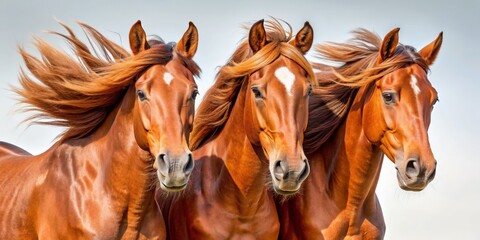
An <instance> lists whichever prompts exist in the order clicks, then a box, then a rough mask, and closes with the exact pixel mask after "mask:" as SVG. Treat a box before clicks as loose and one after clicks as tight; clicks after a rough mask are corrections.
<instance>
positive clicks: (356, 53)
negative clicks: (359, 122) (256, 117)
mask: <svg viewBox="0 0 480 240" xmlns="http://www.w3.org/2000/svg"><path fill="white" fill-rule="evenodd" d="M353 34H354V37H353V38H352V39H350V40H349V41H348V42H347V43H332V42H329V43H327V44H323V45H317V46H316V48H315V52H316V53H317V58H319V59H320V60H323V61H327V62H329V64H324V63H319V62H316V63H312V67H313V68H314V69H315V70H318V71H317V72H316V78H317V81H318V85H319V88H317V89H314V92H313V93H314V94H313V95H312V97H311V98H310V104H309V109H310V114H309V119H308V120H309V121H308V126H307V130H306V132H305V140H304V145H303V146H304V149H305V152H307V153H312V152H314V151H316V150H317V149H318V148H319V147H320V146H321V145H322V144H323V143H324V142H325V141H327V140H328V139H329V138H330V136H331V135H332V134H333V133H334V132H335V131H336V129H337V127H338V126H339V125H340V123H341V122H342V121H343V119H344V118H345V116H346V115H347V113H348V111H349V109H350V106H351V105H352V103H353V101H354V99H355V97H356V94H357V92H358V89H359V88H361V87H363V86H366V87H369V86H370V85H371V84H374V82H375V81H376V80H378V79H381V78H382V77H384V76H385V75H387V74H389V73H391V72H394V71H396V70H398V69H401V68H404V67H408V66H410V65H412V64H418V65H419V66H420V67H422V68H423V69H424V70H425V71H426V72H428V71H429V68H428V64H427V63H426V62H425V60H424V59H423V58H422V57H421V56H420V55H419V54H418V53H417V51H416V50H415V48H413V47H411V46H407V45H402V44H399V45H398V46H397V48H396V50H395V52H394V54H393V56H392V57H390V58H388V59H386V60H384V61H383V62H381V63H378V58H379V49H380V47H381V45H382V39H381V38H380V37H379V36H378V35H377V34H375V33H373V32H370V31H368V30H366V29H361V28H360V29H357V30H355V31H353Z"/></svg>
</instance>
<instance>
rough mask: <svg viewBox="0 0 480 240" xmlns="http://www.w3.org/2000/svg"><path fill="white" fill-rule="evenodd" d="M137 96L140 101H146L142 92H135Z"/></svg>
mask: <svg viewBox="0 0 480 240" xmlns="http://www.w3.org/2000/svg"><path fill="white" fill-rule="evenodd" d="M137 96H138V98H139V99H140V101H145V100H146V99H147V96H146V95H145V93H144V92H143V91H142V90H137Z"/></svg>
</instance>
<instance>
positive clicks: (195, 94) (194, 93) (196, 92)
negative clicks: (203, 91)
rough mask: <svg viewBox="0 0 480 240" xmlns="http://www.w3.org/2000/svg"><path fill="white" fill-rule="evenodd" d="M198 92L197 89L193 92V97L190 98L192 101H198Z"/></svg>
mask: <svg viewBox="0 0 480 240" xmlns="http://www.w3.org/2000/svg"><path fill="white" fill-rule="evenodd" d="M198 94H199V93H198V90H197V89H194V90H193V92H192V95H191V97H190V99H192V100H193V101H195V99H197V96H198Z"/></svg>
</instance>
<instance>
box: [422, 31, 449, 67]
mask: <svg viewBox="0 0 480 240" xmlns="http://www.w3.org/2000/svg"><path fill="white" fill-rule="evenodd" d="M442 41H443V32H441V33H440V34H438V37H437V38H436V39H435V40H433V42H431V43H430V44H428V45H427V46H425V47H424V48H422V50H420V51H418V54H420V56H422V58H423V59H424V60H425V62H427V64H428V65H429V66H430V65H432V64H433V62H434V61H435V59H436V58H437V55H438V52H440V47H441V46H442Z"/></svg>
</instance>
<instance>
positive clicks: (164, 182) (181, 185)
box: [157, 171, 188, 192]
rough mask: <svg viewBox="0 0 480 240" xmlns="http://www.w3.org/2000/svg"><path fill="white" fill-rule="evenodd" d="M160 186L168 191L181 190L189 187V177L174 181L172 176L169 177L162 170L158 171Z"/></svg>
mask: <svg viewBox="0 0 480 240" xmlns="http://www.w3.org/2000/svg"><path fill="white" fill-rule="evenodd" d="M157 175H158V180H159V182H160V188H161V189H162V190H164V191H167V192H180V191H182V190H184V189H185V188H186V187H187V184H188V177H187V178H186V179H184V180H183V181H178V179H177V181H172V178H167V177H166V176H164V175H163V174H162V173H161V172H160V171H157Z"/></svg>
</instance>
